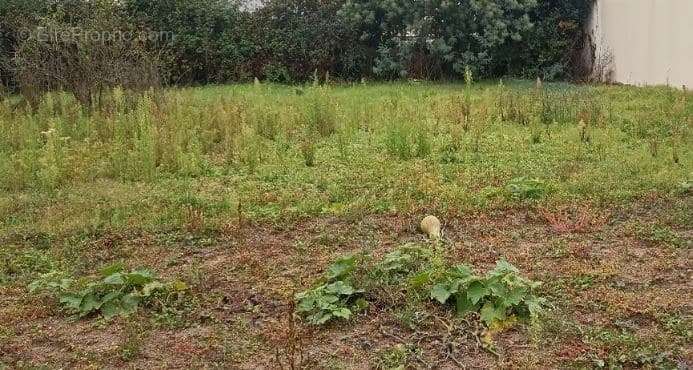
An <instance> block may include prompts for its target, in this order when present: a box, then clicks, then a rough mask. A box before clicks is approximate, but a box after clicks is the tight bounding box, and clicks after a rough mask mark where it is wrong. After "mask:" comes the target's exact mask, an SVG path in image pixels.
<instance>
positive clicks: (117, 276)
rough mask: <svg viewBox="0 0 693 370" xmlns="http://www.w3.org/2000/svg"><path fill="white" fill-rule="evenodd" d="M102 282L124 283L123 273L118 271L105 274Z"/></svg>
mask: <svg viewBox="0 0 693 370" xmlns="http://www.w3.org/2000/svg"><path fill="white" fill-rule="evenodd" d="M103 283H104V284H108V285H123V284H125V279H124V278H123V274H122V273H120V272H116V273H113V274H111V275H108V276H106V277H105V278H104V279H103Z"/></svg>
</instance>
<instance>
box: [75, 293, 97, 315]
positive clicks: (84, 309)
mask: <svg viewBox="0 0 693 370" xmlns="http://www.w3.org/2000/svg"><path fill="white" fill-rule="evenodd" d="M100 307H101V300H100V299H98V298H97V297H96V296H95V295H94V294H87V295H86V296H84V298H82V303H81V304H80V305H79V311H80V316H85V315H88V314H90V313H91V312H92V311H95V310H98V309H99V308H100Z"/></svg>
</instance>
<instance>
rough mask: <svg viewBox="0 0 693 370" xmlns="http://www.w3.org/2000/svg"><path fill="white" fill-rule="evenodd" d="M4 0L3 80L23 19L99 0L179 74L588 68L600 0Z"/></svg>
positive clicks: (205, 77) (0, 9) (173, 78)
mask: <svg viewBox="0 0 693 370" xmlns="http://www.w3.org/2000/svg"><path fill="white" fill-rule="evenodd" d="M241 2H242V0H3V1H0V80H1V82H2V83H3V85H6V86H8V85H9V86H12V85H13V84H14V81H15V79H14V76H13V69H12V65H13V59H14V57H15V52H16V50H17V45H18V42H19V41H20V40H19V31H20V30H21V29H22V27H28V28H31V26H32V25H34V26H35V25H38V24H39V23H40V22H41V20H42V19H43V18H45V17H46V16H49V15H51V14H54V13H56V12H58V11H61V12H63V17H62V18H61V21H63V22H65V24H66V25H73V26H74V25H76V26H79V25H80V24H98V22H93V21H91V20H88V19H87V18H85V17H91V16H93V15H94V14H98V13H95V12H93V11H90V9H93V7H94V6H98V5H99V4H101V5H104V4H107V6H110V7H115V8H117V9H118V11H116V12H115V13H114V14H112V15H110V16H112V17H121V18H122V19H121V21H122V23H124V24H128V25H129V27H130V28H134V29H140V30H141V29H146V30H151V31H154V32H155V34H157V35H159V37H158V38H156V39H154V40H150V43H151V45H150V46H151V47H153V48H156V49H157V50H160V51H161V54H160V55H162V57H161V58H162V64H163V66H164V67H165V69H166V72H167V74H166V75H167V76H170V77H169V78H168V82H169V83H174V84H195V83H224V82H231V81H247V80H252V79H253V78H254V77H258V78H261V79H267V80H271V81H276V82H301V81H306V80H309V79H312V78H313V76H314V75H315V74H316V73H317V75H318V76H320V77H321V78H322V77H323V76H325V74H326V73H327V72H329V74H330V75H331V76H333V77H334V78H336V79H342V80H355V79H359V78H361V77H374V78H380V79H396V78H402V77H408V78H424V79H437V78H453V79H456V78H460V77H461V75H462V74H463V72H464V70H465V69H466V68H470V69H471V70H473V71H474V72H475V74H476V75H479V76H483V77H501V76H520V77H526V78H534V77H536V76H541V77H544V78H547V79H562V78H576V77H579V73H578V72H579V71H578V70H577V69H576V68H575V66H576V63H575V60H576V55H577V54H578V52H579V51H580V50H581V48H582V47H583V46H584V44H585V39H584V29H585V24H586V22H587V19H588V17H589V14H590V10H591V6H592V2H593V0H263V1H262V2H261V6H260V7H259V8H257V9H254V10H252V11H248V9H246V8H245V7H244V6H243V4H242V3H241Z"/></svg>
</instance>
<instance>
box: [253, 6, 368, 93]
mask: <svg viewBox="0 0 693 370" xmlns="http://www.w3.org/2000/svg"><path fill="white" fill-rule="evenodd" d="M343 5H344V1H343V0H269V1H267V2H266V3H265V5H264V7H262V8H261V9H259V10H258V11H257V12H256V13H254V14H253V22H252V23H253V32H252V34H253V35H255V36H256V37H255V43H256V45H258V50H257V51H258V53H257V55H256V58H255V61H256V62H255V63H254V67H255V69H254V72H255V73H256V75H258V76H264V77H266V78H267V79H270V80H274V81H278V82H279V81H281V82H284V81H286V82H288V81H302V80H307V79H310V78H312V76H313V74H314V73H315V72H316V71H317V74H318V75H320V76H324V75H325V73H326V72H330V73H331V74H332V75H334V76H337V77H339V78H343V79H351V78H359V77H361V76H363V75H364V73H368V71H367V69H368V68H367V66H368V64H369V62H370V58H371V57H370V56H369V55H368V48H367V47H366V45H363V44H361V43H360V42H359V39H358V34H357V33H356V32H355V31H354V30H353V29H352V28H351V27H350V25H349V24H348V23H347V22H345V20H344V19H343V18H342V17H340V16H339V10H340V9H341V8H342V6H343Z"/></svg>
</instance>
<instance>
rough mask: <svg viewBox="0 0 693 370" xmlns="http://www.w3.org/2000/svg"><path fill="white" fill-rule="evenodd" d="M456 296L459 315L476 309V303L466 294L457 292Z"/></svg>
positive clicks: (456, 308) (456, 307)
mask: <svg viewBox="0 0 693 370" xmlns="http://www.w3.org/2000/svg"><path fill="white" fill-rule="evenodd" d="M455 298H456V299H455V310H456V311H457V314H458V315H464V314H466V313H467V312H470V311H474V309H475V307H476V304H475V303H472V301H470V300H469V299H468V298H467V296H466V295H465V294H456V295H455Z"/></svg>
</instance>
